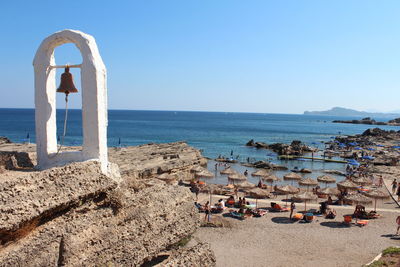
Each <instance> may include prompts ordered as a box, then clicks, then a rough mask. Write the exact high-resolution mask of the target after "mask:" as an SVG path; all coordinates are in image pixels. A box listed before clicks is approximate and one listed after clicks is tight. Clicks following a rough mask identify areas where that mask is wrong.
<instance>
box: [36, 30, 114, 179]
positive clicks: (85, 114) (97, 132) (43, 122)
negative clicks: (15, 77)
mask: <svg viewBox="0 0 400 267" xmlns="http://www.w3.org/2000/svg"><path fill="white" fill-rule="evenodd" d="M66 43H73V44H75V46H76V47H77V48H78V49H79V51H80V52H81V55H82V66H81V88H82V128H83V145H82V151H73V152H60V153H58V154H57V126H56V79H55V78H56V69H54V68H50V66H53V65H55V59H54V49H55V48H56V47H58V46H60V45H63V44H66ZM33 66H34V72H35V109H36V110H35V122H36V144H37V149H36V151H37V162H38V166H37V167H38V168H39V169H46V168H50V167H53V166H61V165H65V164H67V163H70V162H76V161H86V160H99V161H100V162H101V169H102V171H103V173H106V172H107V165H108V155H107V124H108V121H107V84H106V83H107V77H106V68H105V65H104V63H103V60H102V59H101V56H100V54H99V50H98V48H97V44H96V41H95V39H94V38H93V37H92V36H91V35H88V34H85V33H83V32H80V31H76V30H63V31H59V32H56V33H54V34H52V35H50V36H49V37H47V38H46V39H44V40H43V42H42V43H41V44H40V46H39V48H38V50H37V52H36V55H35V58H34V60H33ZM70 97H71V96H70Z"/></svg>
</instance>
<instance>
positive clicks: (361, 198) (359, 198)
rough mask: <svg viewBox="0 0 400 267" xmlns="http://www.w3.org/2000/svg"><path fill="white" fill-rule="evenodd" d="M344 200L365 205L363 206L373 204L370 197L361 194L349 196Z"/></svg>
mask: <svg viewBox="0 0 400 267" xmlns="http://www.w3.org/2000/svg"><path fill="white" fill-rule="evenodd" d="M344 199H345V200H347V201H351V202H355V203H363V204H368V203H371V202H372V199H370V198H369V197H367V196H364V195H362V194H360V193H357V194H351V195H348V196H346V197H345V198H344Z"/></svg>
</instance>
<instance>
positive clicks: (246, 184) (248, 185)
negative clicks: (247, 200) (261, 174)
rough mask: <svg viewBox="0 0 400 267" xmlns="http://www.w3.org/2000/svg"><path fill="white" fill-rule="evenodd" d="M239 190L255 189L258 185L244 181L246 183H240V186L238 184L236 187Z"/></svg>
mask: <svg viewBox="0 0 400 267" xmlns="http://www.w3.org/2000/svg"><path fill="white" fill-rule="evenodd" d="M235 186H236V187H237V188H240V189H249V188H254V187H256V185H255V184H252V183H250V182H248V181H244V182H242V183H240V184H237V185H235Z"/></svg>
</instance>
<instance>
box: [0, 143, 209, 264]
mask: <svg viewBox="0 0 400 267" xmlns="http://www.w3.org/2000/svg"><path fill="white" fill-rule="evenodd" d="M0 150H1V147H0ZM112 157H113V159H116V161H119V162H120V163H121V165H122V167H121V174H122V176H119V175H118V173H119V172H118V170H117V166H116V165H112V166H111V168H112V169H114V170H113V171H112V172H110V173H112V174H114V175H108V176H106V175H103V174H102V173H101V170H100V165H99V163H97V162H95V161H91V162H82V163H73V164H70V165H67V166H64V167H58V168H52V169H49V170H45V171H40V172H39V171H35V170H34V169H32V168H31V169H29V168H27V169H25V170H23V171H20V170H7V171H6V172H5V173H4V175H3V176H2V179H0V212H1V213H0V214H1V215H0V266H140V265H142V264H144V263H146V262H149V261H151V260H152V259H154V258H157V257H158V255H160V253H163V252H166V253H170V254H171V256H170V257H168V259H166V264H167V262H171V263H172V264H175V263H176V264H179V263H184V264H185V265H186V266H198V264H199V262H198V260H199V257H201V258H202V259H207V260H206V261H205V264H202V266H214V265H215V257H214V254H213V252H212V251H211V250H210V249H209V247H207V245H198V247H196V246H195V247H193V248H176V247H175V248H174V249H173V251H172V253H171V251H170V250H171V248H172V247H174V244H177V243H179V242H180V240H182V239H185V238H188V237H189V236H191V235H192V234H193V233H194V231H195V230H196V229H197V227H198V226H199V216H198V214H197V211H196V210H195V208H194V206H193V201H194V197H193V194H191V193H190V191H189V189H188V188H186V187H182V186H177V185H166V184H162V183H157V182H156V181H158V180H154V181H155V182H154V183H145V182H144V181H148V180H149V179H152V178H153V177H154V176H155V175H157V174H158V173H160V172H177V173H181V174H182V175H184V173H186V172H187V171H189V170H190V169H191V168H192V167H193V166H196V165H198V164H200V163H202V161H203V158H202V156H201V154H200V153H199V152H198V151H197V150H196V149H194V148H191V147H189V146H188V145H187V144H184V143H174V144H162V145H146V146H141V147H135V148H126V149H121V150H119V151H116V153H115V154H113V156H112ZM119 157H120V158H119ZM131 157H132V158H131ZM129 162H130V163H131V164H129ZM143 178H148V179H143ZM142 181H143V182H142ZM138 184H139V185H140V186H137V185H138ZM196 248H197V249H198V250H197V249H196ZM173 255H176V256H173ZM178 255H180V256H179V257H178ZM161 264H162V266H164V263H161ZM168 264H169V263H168Z"/></svg>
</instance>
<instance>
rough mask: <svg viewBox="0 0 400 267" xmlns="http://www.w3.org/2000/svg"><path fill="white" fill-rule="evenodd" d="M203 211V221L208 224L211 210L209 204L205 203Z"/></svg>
mask: <svg viewBox="0 0 400 267" xmlns="http://www.w3.org/2000/svg"><path fill="white" fill-rule="evenodd" d="M204 211H205V213H206V215H205V216H204V220H205V221H207V222H209V221H210V213H211V208H210V202H209V201H207V202H206V204H205V205H204Z"/></svg>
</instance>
